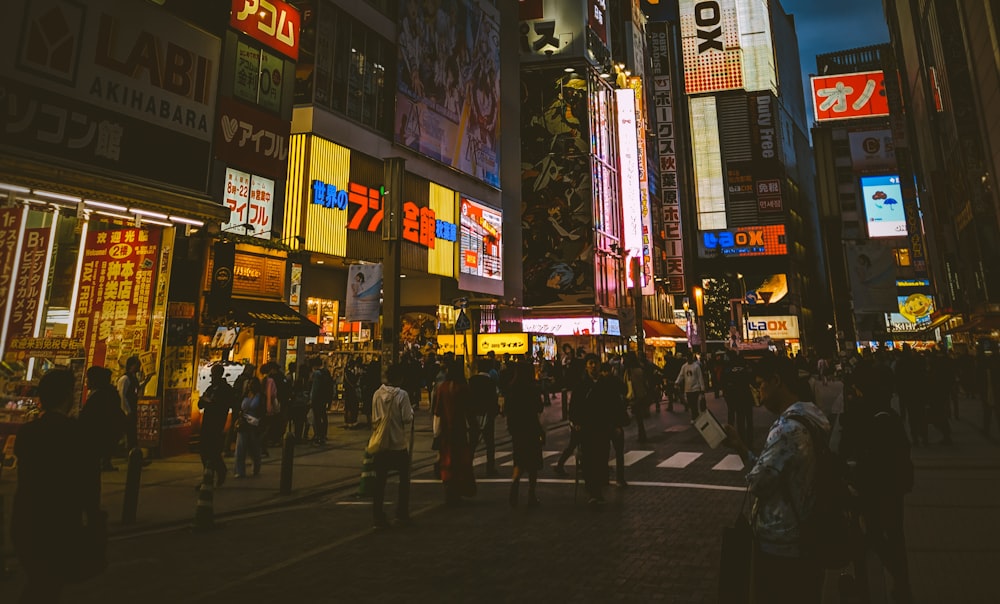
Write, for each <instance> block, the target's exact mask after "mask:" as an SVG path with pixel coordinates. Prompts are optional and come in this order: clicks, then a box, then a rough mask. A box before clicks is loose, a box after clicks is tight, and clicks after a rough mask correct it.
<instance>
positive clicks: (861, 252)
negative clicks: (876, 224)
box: [844, 240, 899, 314]
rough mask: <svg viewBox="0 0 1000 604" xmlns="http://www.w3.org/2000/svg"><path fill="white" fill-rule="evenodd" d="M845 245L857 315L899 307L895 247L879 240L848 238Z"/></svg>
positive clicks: (851, 293)
mask: <svg viewBox="0 0 1000 604" xmlns="http://www.w3.org/2000/svg"><path fill="white" fill-rule="evenodd" d="M844 245H845V251H844V253H845V257H846V259H847V272H848V277H849V280H850V283H851V292H850V296H851V300H852V302H853V305H854V312H855V314H859V313H884V312H887V311H890V310H895V309H896V308H897V307H898V306H899V303H898V300H897V299H896V296H897V294H896V262H895V260H894V258H893V246H891V245H889V242H886V241H878V240H871V241H863V242H862V241H848V242H845V244H844ZM845 295H846V292H845Z"/></svg>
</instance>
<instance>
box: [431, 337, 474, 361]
mask: <svg viewBox="0 0 1000 604" xmlns="http://www.w3.org/2000/svg"><path fill="white" fill-rule="evenodd" d="M479 337H482V336H479ZM467 338H469V336H468V335H466V334H464V333H460V334H458V335H451V334H447V335H445V334H438V340H437V344H438V348H437V353H438V354H447V353H449V352H451V353H454V355H455V356H457V357H461V356H465V340H466V339H467Z"/></svg>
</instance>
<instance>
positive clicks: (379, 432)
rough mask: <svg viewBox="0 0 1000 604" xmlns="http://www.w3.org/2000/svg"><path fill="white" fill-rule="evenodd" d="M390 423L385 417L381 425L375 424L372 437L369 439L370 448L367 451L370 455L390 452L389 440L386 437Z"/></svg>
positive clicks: (380, 422)
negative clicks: (386, 430) (386, 428)
mask: <svg viewBox="0 0 1000 604" xmlns="http://www.w3.org/2000/svg"><path fill="white" fill-rule="evenodd" d="M388 423H389V417H388V416H386V417H383V418H382V420H381V421H379V423H377V424H375V428H374V429H373V430H372V436H371V438H369V439H368V446H367V447H366V448H365V451H366V452H367V453H368V454H369V455H375V454H376V453H381V452H382V451H388V450H389V439H387V438H386V437H385V427H386V425H387V424H388Z"/></svg>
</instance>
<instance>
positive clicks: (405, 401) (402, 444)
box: [368, 365, 413, 528]
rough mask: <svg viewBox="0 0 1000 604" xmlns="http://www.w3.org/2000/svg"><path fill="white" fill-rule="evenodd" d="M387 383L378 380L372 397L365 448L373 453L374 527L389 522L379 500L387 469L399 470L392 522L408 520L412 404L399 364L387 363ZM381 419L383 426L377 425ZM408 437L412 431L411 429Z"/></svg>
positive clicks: (382, 497) (382, 495) (380, 422)
mask: <svg viewBox="0 0 1000 604" xmlns="http://www.w3.org/2000/svg"><path fill="white" fill-rule="evenodd" d="M386 377H387V378H388V379H387V381H388V384H382V385H381V386H379V388H378V390H376V391H375V395H374V396H373V397H372V423H373V424H374V425H375V429H374V430H372V436H371V439H370V440H369V442H368V452H369V453H372V454H373V456H374V460H373V465H374V468H375V486H374V489H373V491H374V492H373V506H372V514H373V516H374V518H375V528H385V527H387V526H389V522H388V520H387V518H386V515H385V512H383V511H382V504H383V502H384V501H385V483H386V480H387V479H388V477H389V471H390V470H395V471H397V472H399V497H398V498H397V502H396V524H397V525H405V524H408V523H409V521H410V512H409V505H410V438H409V437H407V433H406V425H407V424H410V425H411V426H412V425H413V407H412V406H411V405H410V396H409V395H408V394H407V393H406V390H404V389H403V388H402V387H401V386H402V381H403V368H402V367H401V366H400V365H390V366H389V369H388V372H387V374H386ZM383 422H384V424H385V425H384V426H383V425H381V424H382V423H383ZM411 437H412V433H411Z"/></svg>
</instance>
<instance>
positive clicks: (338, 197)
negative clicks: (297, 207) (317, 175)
mask: <svg viewBox="0 0 1000 604" xmlns="http://www.w3.org/2000/svg"><path fill="white" fill-rule="evenodd" d="M312 193H313V195H312V202H313V203H314V204H316V205H320V206H323V207H324V208H336V209H338V210H346V209H347V191H345V190H344V189H338V188H337V185H331V184H330V183H328V182H323V181H322V180H314V181H313V182H312Z"/></svg>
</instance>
